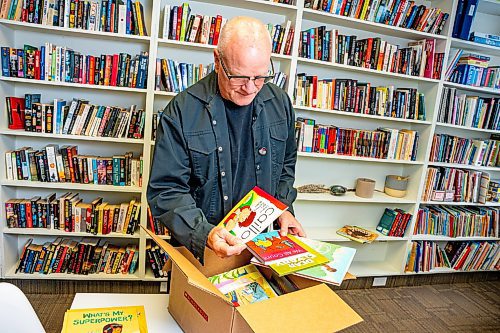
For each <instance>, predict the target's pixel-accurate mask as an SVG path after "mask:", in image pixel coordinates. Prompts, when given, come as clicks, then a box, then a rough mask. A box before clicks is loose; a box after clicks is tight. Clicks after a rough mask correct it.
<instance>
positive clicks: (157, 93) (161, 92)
mask: <svg viewBox="0 0 500 333" xmlns="http://www.w3.org/2000/svg"><path fill="white" fill-rule="evenodd" d="M155 95H158V96H171V97H174V96H177V93H176V92H171V91H159V90H155Z"/></svg>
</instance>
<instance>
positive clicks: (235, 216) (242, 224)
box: [219, 186, 288, 243]
mask: <svg viewBox="0 0 500 333" xmlns="http://www.w3.org/2000/svg"><path fill="white" fill-rule="evenodd" d="M286 209H288V207H287V206H286V205H285V204H283V203H282V202H280V201H279V200H277V199H275V198H274V197H272V196H271V195H269V194H268V193H266V192H265V191H263V190H262V189H260V188H258V187H257V186H255V187H254V188H253V189H252V190H251V191H250V192H248V194H247V195H245V196H244V197H243V199H241V200H240V202H238V204H237V205H236V206H235V207H233V209H231V211H230V212H229V213H228V214H227V215H226V216H225V217H224V219H223V220H222V221H221V222H220V223H219V226H223V227H225V228H226V229H227V230H229V232H230V233H231V234H233V235H235V236H236V237H238V238H240V239H241V240H242V241H243V242H244V243H246V242H248V241H250V240H252V239H253V238H254V237H255V236H257V235H258V234H260V233H261V232H262V231H264V230H265V229H266V228H267V227H268V226H269V225H271V223H273V221H274V220H276V219H277V218H278V217H279V216H280V215H281V213H283V212H284V211H285V210H286Z"/></svg>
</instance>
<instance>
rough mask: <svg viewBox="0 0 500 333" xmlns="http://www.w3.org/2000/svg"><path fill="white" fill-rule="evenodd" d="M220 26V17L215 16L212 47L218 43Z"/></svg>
mask: <svg viewBox="0 0 500 333" xmlns="http://www.w3.org/2000/svg"><path fill="white" fill-rule="evenodd" d="M221 24H222V16H220V15H217V18H216V20H215V31H214V41H213V43H212V45H217V43H219V34H220V27H221Z"/></svg>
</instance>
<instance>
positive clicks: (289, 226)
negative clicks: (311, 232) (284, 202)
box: [278, 211, 306, 237]
mask: <svg viewBox="0 0 500 333" xmlns="http://www.w3.org/2000/svg"><path fill="white" fill-rule="evenodd" d="M278 224H279V225H280V235H281V236H286V235H288V234H292V235H296V236H301V237H306V233H305V232H304V229H303V228H302V225H301V224H300V222H299V221H297V219H296V218H295V216H293V214H292V213H290V212H288V211H284V212H283V214H281V216H280V217H278Z"/></svg>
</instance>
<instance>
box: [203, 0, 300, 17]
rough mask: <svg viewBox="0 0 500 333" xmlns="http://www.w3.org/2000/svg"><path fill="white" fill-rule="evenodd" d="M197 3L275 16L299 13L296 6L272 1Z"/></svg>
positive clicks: (237, 0)
mask: <svg viewBox="0 0 500 333" xmlns="http://www.w3.org/2000/svg"><path fill="white" fill-rule="evenodd" d="M197 2H205V3H209V4H214V5H222V6H236V7H238V8H244V9H251V10H255V11H261V12H266V13H273V14H281V15H283V14H285V15H290V14H294V13H295V12H296V11H297V6H296V5H285V4H282V3H277V2H272V0H267V1H266V0H236V1H235V0H197Z"/></svg>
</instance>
